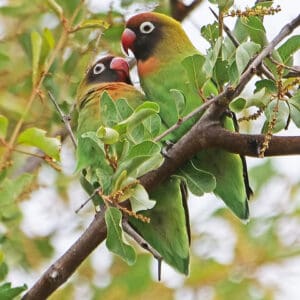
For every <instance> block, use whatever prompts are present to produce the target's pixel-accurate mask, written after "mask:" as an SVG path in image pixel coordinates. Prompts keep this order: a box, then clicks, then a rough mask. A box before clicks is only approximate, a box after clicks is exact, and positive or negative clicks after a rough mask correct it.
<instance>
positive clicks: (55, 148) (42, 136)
mask: <svg viewBox="0 0 300 300" xmlns="http://www.w3.org/2000/svg"><path fill="white" fill-rule="evenodd" d="M18 143H20V144H26V145H28V146H33V147H37V148H39V149H40V150H42V151H43V152H45V153H46V154H47V155H48V156H50V157H52V158H54V159H55V160H57V161H59V160H60V149H61V142H60V140H59V139H58V138H50V137H47V136H46V131H45V130H43V129H40V128H36V127H32V128H28V129H25V130H24V131H23V132H21V133H20V135H19V137H18Z"/></svg>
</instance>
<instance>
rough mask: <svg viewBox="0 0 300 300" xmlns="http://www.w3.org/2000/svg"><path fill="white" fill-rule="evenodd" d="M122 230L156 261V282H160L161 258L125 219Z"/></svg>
mask: <svg viewBox="0 0 300 300" xmlns="http://www.w3.org/2000/svg"><path fill="white" fill-rule="evenodd" d="M122 226H123V230H124V231H125V232H126V233H127V234H128V235H129V236H130V237H132V238H133V239H134V240H135V241H136V242H137V243H138V244H139V245H140V247H141V248H143V249H145V250H146V251H148V252H150V253H151V254H152V255H153V257H154V258H156V259H157V262H158V280H159V281H160V280H161V262H162V260H163V257H162V256H161V255H160V254H159V253H158V252H157V251H156V250H155V249H154V248H153V247H152V246H151V245H150V244H149V243H148V242H147V241H146V240H145V239H144V238H143V237H142V236H141V235H140V234H139V233H138V232H137V231H135V229H134V228H133V227H132V226H131V225H130V224H129V223H128V220H127V219H126V218H123V220H122Z"/></svg>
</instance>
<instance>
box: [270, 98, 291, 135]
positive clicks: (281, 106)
mask: <svg viewBox="0 0 300 300" xmlns="http://www.w3.org/2000/svg"><path fill="white" fill-rule="evenodd" d="M276 105H277V99H275V100H273V101H271V103H270V104H269V105H268V106H267V108H266V110H265V115H266V118H267V122H271V120H272V118H273V115H274V113H273V110H274V107H275V106H276ZM288 118H289V108H288V106H287V105H286V103H285V102H284V101H280V100H279V103H278V114H277V118H276V123H275V126H274V128H273V131H272V132H273V133H276V132H279V131H280V130H282V129H284V128H285V127H286V124H287V121H288ZM266 128H267V125H265V127H264V132H265V131H266Z"/></svg>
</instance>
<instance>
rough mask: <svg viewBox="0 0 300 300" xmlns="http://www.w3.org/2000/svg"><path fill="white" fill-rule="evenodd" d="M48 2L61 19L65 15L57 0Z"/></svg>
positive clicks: (48, 0)
mask: <svg viewBox="0 0 300 300" xmlns="http://www.w3.org/2000/svg"><path fill="white" fill-rule="evenodd" d="M47 4H48V6H49V7H50V8H51V9H52V10H53V11H54V13H55V14H56V15H57V16H58V17H59V18H60V19H61V18H62V17H63V14H64V12H63V9H62V7H61V6H60V5H59V4H58V3H57V2H56V1H55V0H47Z"/></svg>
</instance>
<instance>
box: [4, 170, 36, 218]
mask: <svg viewBox="0 0 300 300" xmlns="http://www.w3.org/2000/svg"><path fill="white" fill-rule="evenodd" d="M34 178H35V176H34V175H32V174H28V173H24V174H22V175H20V176H19V177H17V178H14V180H11V179H8V178H6V179H4V180H3V182H2V183H1V185H0V203H1V207H3V205H4V204H5V205H8V204H13V203H14V202H15V201H17V200H18V198H19V197H20V196H21V195H22V193H24V192H25V191H26V189H29V187H30V185H31V183H32V182H33V180H34ZM2 212H3V210H2V209H1V213H2Z"/></svg>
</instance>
